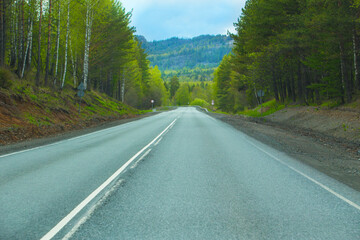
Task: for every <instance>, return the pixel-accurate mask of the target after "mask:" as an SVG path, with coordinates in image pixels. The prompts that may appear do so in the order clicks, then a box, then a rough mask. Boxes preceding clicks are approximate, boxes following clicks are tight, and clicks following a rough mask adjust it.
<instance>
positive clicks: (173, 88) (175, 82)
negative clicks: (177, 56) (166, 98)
mask: <svg viewBox="0 0 360 240" xmlns="http://www.w3.org/2000/svg"><path fill="white" fill-rule="evenodd" d="M179 87H180V83H179V78H178V77H177V76H173V77H172V78H171V81H170V99H172V98H173V97H174V96H175V94H176V92H177V90H178V89H179Z"/></svg>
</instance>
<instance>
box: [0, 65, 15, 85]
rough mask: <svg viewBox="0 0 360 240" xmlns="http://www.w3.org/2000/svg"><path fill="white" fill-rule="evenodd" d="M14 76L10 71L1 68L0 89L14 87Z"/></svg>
mask: <svg viewBox="0 0 360 240" xmlns="http://www.w3.org/2000/svg"><path fill="white" fill-rule="evenodd" d="M12 81H13V76H12V74H11V72H10V71H8V70H6V69H4V68H0V88H6V89H8V88H10V87H11V85H12Z"/></svg>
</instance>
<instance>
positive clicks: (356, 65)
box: [353, 27, 360, 90]
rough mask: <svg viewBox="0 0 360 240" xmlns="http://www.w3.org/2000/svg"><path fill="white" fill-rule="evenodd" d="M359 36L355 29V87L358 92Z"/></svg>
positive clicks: (359, 76)
mask: <svg viewBox="0 0 360 240" xmlns="http://www.w3.org/2000/svg"><path fill="white" fill-rule="evenodd" d="M358 41H359V36H358V34H357V33H356V29H355V27H354V32H353V51H354V75H355V85H356V88H357V89H358V90H360V74H359V66H360V64H359V61H360V57H359V44H358Z"/></svg>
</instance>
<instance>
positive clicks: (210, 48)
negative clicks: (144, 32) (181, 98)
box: [138, 35, 233, 82]
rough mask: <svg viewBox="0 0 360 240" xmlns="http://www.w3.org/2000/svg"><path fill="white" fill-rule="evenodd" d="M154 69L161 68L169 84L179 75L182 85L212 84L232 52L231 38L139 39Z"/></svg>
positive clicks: (220, 36) (219, 36) (140, 37)
mask: <svg viewBox="0 0 360 240" xmlns="http://www.w3.org/2000/svg"><path fill="white" fill-rule="evenodd" d="M138 38H139V40H140V41H141V42H142V46H143V47H144V48H145V49H146V52H147V53H148V55H149V56H148V60H149V61H150V62H151V65H152V66H158V67H159V69H160V70H161V71H162V73H163V77H164V79H165V80H166V81H170V79H171V78H172V77H173V76H179V77H180V81H181V82H189V81H212V80H213V72H214V69H215V68H216V67H217V66H219V63H220V62H221V60H222V58H223V57H224V55H226V54H229V53H230V52H231V48H232V46H233V40H232V38H230V37H228V36H224V35H217V36H212V35H203V36H199V37H195V38H192V39H182V38H171V39H167V40H163V41H153V42H148V41H147V40H146V39H145V37H143V36H139V37H138Z"/></svg>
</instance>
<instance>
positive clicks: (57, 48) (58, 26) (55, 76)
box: [54, 0, 61, 86]
mask: <svg viewBox="0 0 360 240" xmlns="http://www.w3.org/2000/svg"><path fill="white" fill-rule="evenodd" d="M58 3H59V10H58V22H57V34H56V50H55V53H56V56H55V74H54V86H55V85H56V79H57V72H58V64H59V46H60V21H61V16H60V15H61V6H60V0H58Z"/></svg>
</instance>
